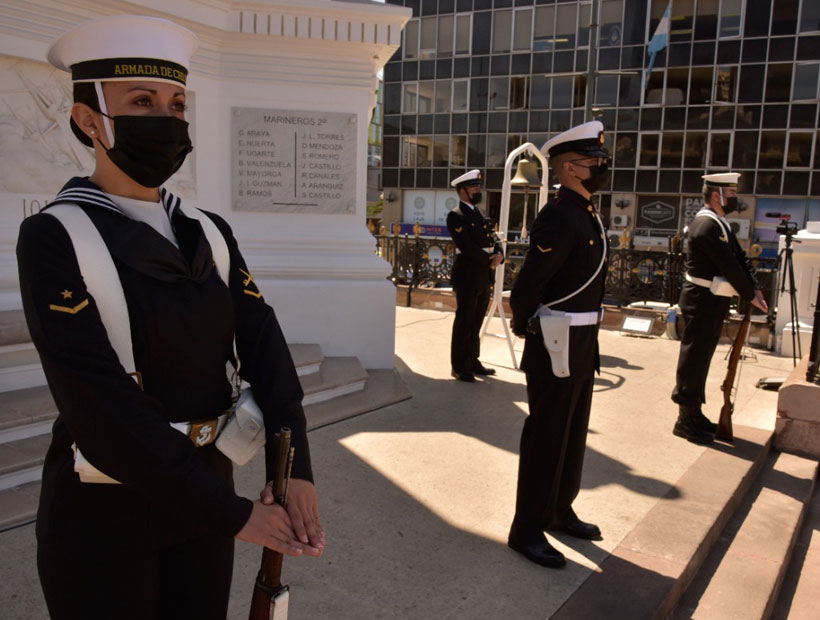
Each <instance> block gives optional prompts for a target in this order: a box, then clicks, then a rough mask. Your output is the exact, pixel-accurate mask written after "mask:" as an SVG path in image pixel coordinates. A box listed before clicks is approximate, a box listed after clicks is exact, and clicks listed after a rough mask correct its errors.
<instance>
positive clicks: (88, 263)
mask: <svg viewBox="0 0 820 620" xmlns="http://www.w3.org/2000/svg"><path fill="white" fill-rule="evenodd" d="M180 209H182V212H183V213H184V214H185V215H186V216H187V217H189V218H192V219H196V220H198V221H199V223H200V225H201V226H202V232H203V233H204V234H205V238H206V239H207V240H208V244H209V245H210V246H211V254H212V255H213V259H214V264H215V265H216V269H217V272H218V273H219V277H220V278H221V279H222V281H223V282H224V283H225V286H228V275H229V272H230V264H231V258H230V252H229V250H228V244H227V243H226V242H225V238H224V237H223V236H222V233H221V232H220V231H219V229H218V228H217V227H216V224H214V223H213V221H212V220H211V219H210V218H209V217H208V216H207V215H206V214H205V213H203V212H202V211H200V210H199V209H192V208H188V207H183V206H180ZM45 213H46V214H48V215H51V216H53V217H55V218H57V220H59V222H60V223H61V224H62V225H63V228H65V230H66V232H67V233H68V236H69V238H70V239H71V244H72V245H73V246H74V254H75V255H76V257H77V264H78V266H79V268H80V273H81V274H82V276H83V280H84V281H85V285H86V289H87V290H88V292H89V294H90V295H91V296H92V297H93V298H94V302H95V304H96V305H97V310H98V311H99V313H100V319H101V321H102V324H103V327H104V328H105V331H106V333H107V335H108V340H109V341H110V342H111V347H112V348H113V349H114V352H115V353H116V354H117V358H118V359H119V361H120V364H121V365H122V367H123V368H124V369H125V372H127V373H128V374H130V375H131V376H132V377H134V379H135V380H136V381H137V382H138V383H139V382H140V379H139V373H137V371H136V365H135V363H134V347H133V343H132V342H131V322H130V318H129V316H128V304H126V302H125V293H124V292H123V289H122V282H120V277H119V274H118V273H117V268H116V266H115V265H114V261H113V260H112V259H111V253H110V252H109V251H108V247H107V246H106V245H105V241H103V238H102V235H100V232H99V230H97V227H96V226H95V225H94V222H92V221H91V218H89V217H88V215H87V214H86V212H85V211H83V209H82V208H80V207H79V206H78V205H76V204H71V203H61V204H58V205H54V206H51V207H49V208H48V209H47V210H46V211H45ZM235 352H236V345H235V343H234V354H235ZM228 417H229V416H228V415H227V414H222V415H220V416H219V417H218V418H214V419H212V420H209V421H207V422H204V423H198V422H185V423H172V424H171V427H172V428H174V429H176V430H178V431H180V432H182V433H184V434H186V435H188V436H189V437H191V440H192V441H193V442H194V444H195V445H197V446H201V445H207V444H209V443H212V442H213V441H214V440H215V439H216V437H217V435H218V434H219V432H220V431H221V430H222V428H223V427H224V426H225V423H226V421H227V420H228ZM214 427H215V428H214ZM194 432H195V434H196V436H193V435H192V433H194ZM72 448H73V450H74V471H76V472H77V473H78V474H79V476H80V480H81V481H82V482H91V483H104V484H119V482H118V481H117V480H114V479H113V478H111V477H110V476H107V475H106V474H104V473H103V472H101V471H100V470H98V469H97V468H96V467H94V466H93V465H92V464H91V463H89V462H88V460H87V459H86V458H85V457H84V456H83V455H82V453H81V452H80V450H79V448H78V447H77V444H74V445H73V446H72Z"/></svg>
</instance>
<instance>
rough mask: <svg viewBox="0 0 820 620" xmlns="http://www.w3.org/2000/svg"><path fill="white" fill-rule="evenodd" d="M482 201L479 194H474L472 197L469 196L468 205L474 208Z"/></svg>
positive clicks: (482, 196) (481, 196)
mask: <svg viewBox="0 0 820 620" xmlns="http://www.w3.org/2000/svg"><path fill="white" fill-rule="evenodd" d="M483 199H484V195H483V194H482V193H481V192H476V193H475V194H473V195H472V196H470V204H471V205H473V206H475V205H477V204H478V203H480V202H481V201H482V200H483Z"/></svg>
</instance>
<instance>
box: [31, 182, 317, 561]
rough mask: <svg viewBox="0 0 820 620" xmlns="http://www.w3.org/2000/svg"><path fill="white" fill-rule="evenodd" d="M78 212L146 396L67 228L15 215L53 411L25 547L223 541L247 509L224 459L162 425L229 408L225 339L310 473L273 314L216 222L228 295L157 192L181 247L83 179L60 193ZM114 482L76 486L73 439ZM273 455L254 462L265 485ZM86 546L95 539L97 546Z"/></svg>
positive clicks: (297, 398) (189, 231)
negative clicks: (114, 297) (226, 258)
mask: <svg viewBox="0 0 820 620" xmlns="http://www.w3.org/2000/svg"><path fill="white" fill-rule="evenodd" d="M61 196H66V198H63V199H62V200H60V196H58V200H57V201H55V204H56V202H58V201H62V202H74V203H77V204H81V207H80V208H82V209H83V210H84V211H85V212H86V213H87V214H88V216H89V217H90V218H91V220H92V222H93V223H94V225H95V226H96V227H97V229H98V230H99V232H100V234H101V236H102V238H103V239H104V241H105V243H106V245H107V247H108V249H109V251H110V252H111V256H112V258H113V260H114V263H115V265H116V269H117V272H118V274H119V277H120V280H121V282H122V287H123V290H124V293H125V299H126V303H127V305H128V310H129V316H130V324H131V325H130V327H131V338H132V341H133V347H134V359H135V362H136V368H137V370H138V371H139V372H141V373H142V380H143V385H144V390H143V391H140V389H139V387H138V386H137V383H136V382H135V381H134V379H133V378H132V377H130V376H128V375H127V374H126V373H125V371H124V369H123V367H122V366H121V365H120V362H119V360H118V358H117V355H116V354H115V352H114V350H113V349H112V347H111V345H110V343H109V340H108V337H107V334H106V331H105V328H104V327H103V324H102V322H101V320H100V315H99V312H98V310H97V307H96V304H95V301H94V299H93V297H91V296H90V295H89V293H88V292H87V290H86V287H85V284H84V282H83V278H82V275H81V274H80V270H79V267H78V265H77V260H76V256H75V254H74V250H73V246H72V243H71V240H70V238H69V236H68V234H67V233H66V232H65V229H64V228H63V226H62V225H61V224H60V222H59V221H58V220H57V219H56V218H54V217H52V216H50V215H49V214H48V209H46V210H45V211H44V212H43V213H41V214H38V215H34V216H31V217H29V218H27V219H26V220H24V221H23V223H22V225H21V227H20V236H19V240H18V245H17V258H18V263H19V270H20V286H21V292H22V298H23V308H24V311H25V315H26V320H27V322H28V326H29V331H30V333H31V338H32V341H33V342H34V344H35V346H36V347H37V350H38V352H39V354H40V359H41V360H42V364H43V370H44V371H45V375H46V378H47V380H48V385H49V388H50V389H51V393H52V395H53V397H54V400H55V402H56V404H57V408H58V410H59V415H58V417H57V420H56V422H55V423H54V427H53V438H52V442H51V446H50V448H49V450H48V453H47V456H46V460H45V465H44V469H43V483H42V492H41V499H40V508H39V512H38V518H37V530H38V538H41V537H43V536H46V535H51V536H52V537H53V536H59V535H68V536H77V535H79V536H84V535H85V536H88V537H90V538H93V539H95V540H99V541H104V540H105V539H106V537H107V536H117V537H121V536H122V535H123V532H128V535H129V536H131V537H136V538H135V539H136V540H141V541H144V544H146V545H150V546H151V547H153V548H157V549H158V548H161V547H163V546H165V545H170V544H175V543H177V542H181V541H184V540H190V539H193V538H196V537H198V536H203V535H211V534H218V535H223V536H230V537H233V536H234V535H236V533H237V532H238V531H239V530H240V529H241V528H242V527H243V526H244V524H245V522H246V521H247V519H248V517H249V516H250V513H251V509H252V503H251V501H250V500H248V499H245V498H241V497H239V496H237V495H236V494H235V493H234V491H233V482H232V473H231V472H232V468H231V463H230V461H229V460H228V459H227V458H226V457H225V456H224V455H222V454H221V453H220V452H219V451H218V450H216V447H215V446H214V444H211V445H209V446H205V447H201V448H196V447H195V446H194V444H193V442H192V441H191V440H190V439H189V438H188V437H186V436H185V435H183V434H182V433H180V432H179V431H177V430H174V429H173V428H172V427H171V426H170V425H169V422H182V421H189V420H196V419H201V418H208V417H215V416H217V415H218V414H219V413H220V412H222V411H224V410H225V409H226V408H228V407H229V406H230V404H231V385H230V382H229V380H228V378H227V376H226V372H225V364H226V362H227V361H228V360H229V359H230V358H231V357H232V339H233V338H234V334H235V336H236V347H237V351H238V356H239V359H240V361H241V375H242V377H243V378H244V379H246V380H247V381H248V382H249V383H250V384H251V386H252V387H253V390H254V395H255V398H256V401H257V402H258V404H259V406H260V407H261V409H262V410H263V412H264V415H265V426H266V432H267V436H268V442H267V446H272V441H271V439H272V433H273V432H276V431H277V430H278V429H279V428H280V427H282V426H287V427H290V428H291V429H292V430H293V439H294V442H295V444H294V447H295V448H296V451H295V454H296V456H295V461H294V464H293V475H294V477H299V478H305V479H308V480H311V479H312V473H311V467H310V456H309V453H308V443H307V438H306V425H305V417H304V413H303V411H302V407H301V400H302V389H301V386H300V383H299V379H298V377H297V375H296V371H295V369H294V365H293V361H292V359H291V356H290V353H289V351H288V348H287V345H286V343H285V338H284V336H283V334H282V331H281V329H280V327H279V324H278V322H277V320H276V316H275V315H274V312H273V310H272V309H271V308H270V306H268V305H267V304H266V303H265V302H264V300H263V299H262V295H261V293H260V292H259V290H258V289H257V288H256V285H255V284H254V282H253V279H252V277H251V275H250V273H249V271H248V268H247V266H246V265H245V261H244V260H243V258H242V255H241V254H240V253H239V249H238V247H237V243H236V241H235V239H234V238H233V235H232V233H231V229H230V227H229V226H228V225H227V224H226V223H225V221H224V220H223V219H222V218H220V217H219V216H217V215H215V214H212V213H208V216H209V217H210V218H211V219H212V220H213V221H214V223H215V224H216V226H217V227H218V228H219V230H220V231H221V232H222V234H223V235H224V236H225V240H226V242H227V244H228V248H229V251H230V259H231V266H230V276H229V283H230V288H228V287H226V286H225V284H224V283H223V281H222V279H221V278H220V277H219V275H218V274H217V271H216V269H215V266H214V262H213V258H212V255H211V249H210V246H209V244H208V242H207V239H206V237H205V236H204V234H203V232H202V228H201V226H200V224H199V222H198V221H197V220H194V219H189V218H187V217H186V216H185V215H184V214H183V213H182V212H181V210H179V209H177V208H176V207H177V206H178V204H179V199H177V198H175V197H174V196H173V195H172V194H170V193H164V196H163V202H164V204H165V207H166V209H167V210H168V211H169V212H170V214H171V215H170V217H171V222H172V226H173V229H174V232H175V235H176V238H177V240H178V243H179V249H177V248H176V247H174V245H173V244H172V243H171V242H169V241H168V240H167V239H166V238H165V237H163V236H162V235H161V234H159V233H158V232H156V231H155V230H154V229H153V228H151V227H150V226H148V225H147V224H144V223H142V222H138V221H135V220H132V219H130V218H128V217H125V216H124V215H123V214H122V212H120V211H119V210H118V208H117V207H116V205H114V203H112V202H111V200H110V199H109V198H108V197H107V196H106V195H105V194H104V193H103V192H101V191H100V190H99V188H97V187H96V186H95V185H94V184H93V183H91V182H90V181H89V180H88V179H79V178H75V179H72V180H71V181H70V182H69V183H68V184H67V185H66V187H65V188H64V189H63V191H62V192H61ZM74 442H76V443H77V445H78V446H79V448H80V449H81V450H82V452H83V455H84V456H85V457H86V458H87V459H88V460H89V461H90V462H91V463H92V464H93V465H94V466H95V467H97V468H98V469H99V470H101V471H102V472H104V473H106V474H108V475H109V476H111V477H113V478H114V479H116V480H119V481H121V482H122V483H123V484H121V485H111V484H88V483H82V482H80V480H79V477H78V476H77V474H76V473H75V472H74V471H73V454H72V449H71V445H72V443H74ZM272 457H273V455H272V454H270V453H268V454H267V455H266V462H267V465H268V467H267V474H268V479H271V475H272V469H273V468H272V464H273V458H272ZM98 544H99V543H98Z"/></svg>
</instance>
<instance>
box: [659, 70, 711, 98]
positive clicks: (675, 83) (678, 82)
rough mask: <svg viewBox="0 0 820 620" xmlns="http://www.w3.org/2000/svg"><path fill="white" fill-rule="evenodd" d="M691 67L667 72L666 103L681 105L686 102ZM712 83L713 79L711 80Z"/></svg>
mask: <svg viewBox="0 0 820 620" xmlns="http://www.w3.org/2000/svg"><path fill="white" fill-rule="evenodd" d="M688 84H689V69H669V70H668V71H667V72H666V98H665V99H664V103H666V105H681V104H684V103H686V93H687V92H688V91H689V85H688ZM710 84H711V80H710Z"/></svg>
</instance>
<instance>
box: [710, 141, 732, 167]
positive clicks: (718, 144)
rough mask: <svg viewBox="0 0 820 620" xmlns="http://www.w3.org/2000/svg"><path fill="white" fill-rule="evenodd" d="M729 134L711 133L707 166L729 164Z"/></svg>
mask: <svg viewBox="0 0 820 620" xmlns="http://www.w3.org/2000/svg"><path fill="white" fill-rule="evenodd" d="M730 142H731V135H730V134H728V133H713V134H712V140H711V148H710V149H709V166H708V167H712V166H728V165H729V144H730Z"/></svg>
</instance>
